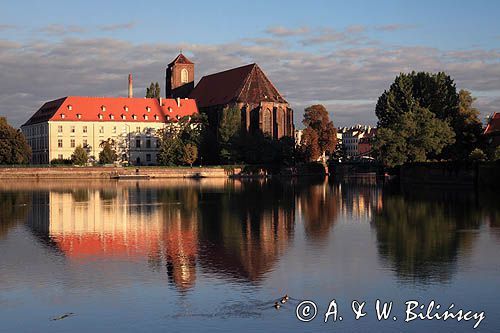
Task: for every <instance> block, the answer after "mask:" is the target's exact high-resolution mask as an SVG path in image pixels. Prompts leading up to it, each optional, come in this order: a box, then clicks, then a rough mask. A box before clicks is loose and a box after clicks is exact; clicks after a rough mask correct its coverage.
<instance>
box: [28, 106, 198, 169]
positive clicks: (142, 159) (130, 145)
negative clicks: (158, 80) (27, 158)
mask: <svg viewBox="0 0 500 333" xmlns="http://www.w3.org/2000/svg"><path fill="white" fill-rule="evenodd" d="M197 112H198V109H197V107H196V103H195V102H194V101H193V100H189V99H180V98H178V99H159V100H158V99H154V98H125V97H80V96H68V97H64V98H60V99H57V100H54V101H50V102H47V103H45V104H44V105H43V106H42V107H41V108H40V109H39V110H38V111H37V112H36V113H35V114H34V115H33V116H32V117H31V118H30V119H29V120H28V121H27V122H26V123H25V124H24V125H22V126H21V130H22V132H23V133H24V135H25V136H26V138H27V140H28V143H29V145H30V146H31V148H32V151H33V155H32V163H33V164H47V163H49V162H50V161H52V160H54V159H69V158H71V155H72V154H73V152H74V150H75V148H76V147H77V146H81V147H82V148H84V149H85V150H86V151H87V153H88V155H89V156H90V157H91V158H94V159H95V160H97V159H98V156H99V153H100V151H101V150H102V143H103V142H104V141H109V142H112V143H113V145H114V148H115V150H116V152H117V154H118V159H119V161H121V162H128V163H131V164H136V165H150V164H151V165H153V164H156V162H157V153H158V148H159V140H158V135H157V134H158V132H159V130H161V129H163V128H165V126H168V125H171V124H175V123H176V122H177V121H178V120H179V119H180V118H182V117H184V116H190V115H192V114H193V113H197Z"/></svg>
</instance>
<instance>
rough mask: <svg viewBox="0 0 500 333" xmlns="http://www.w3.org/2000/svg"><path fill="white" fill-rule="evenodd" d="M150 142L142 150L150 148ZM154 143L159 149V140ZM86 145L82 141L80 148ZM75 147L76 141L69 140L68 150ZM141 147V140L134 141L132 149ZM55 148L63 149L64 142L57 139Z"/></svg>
mask: <svg viewBox="0 0 500 333" xmlns="http://www.w3.org/2000/svg"><path fill="white" fill-rule="evenodd" d="M151 141H152V140H151V139H147V140H145V145H144V148H152V147H153V144H152V142H151ZM154 141H155V146H156V148H159V147H160V141H159V140H154ZM132 143H134V141H132V142H131V144H132ZM87 145H88V141H87V139H83V140H82V144H81V146H82V147H86V146H87ZM76 146H77V144H76V140H75V139H70V140H69V147H70V148H76ZM122 146H123V145H122ZM141 146H142V140H141V139H136V140H135V146H133V147H135V148H141ZM123 147H126V145H125V146H123ZM57 148H64V141H63V139H57ZM131 148H132V147H131Z"/></svg>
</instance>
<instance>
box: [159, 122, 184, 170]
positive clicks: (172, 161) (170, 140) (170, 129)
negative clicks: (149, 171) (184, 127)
mask: <svg viewBox="0 0 500 333" xmlns="http://www.w3.org/2000/svg"><path fill="white" fill-rule="evenodd" d="M177 132H178V128H177V127H176V125H174V124H169V125H168V126H167V127H165V129H164V130H163V131H162V132H160V149H159V151H158V163H159V164H161V165H178V164H179V161H180V160H181V158H182V154H183V151H182V147H183V145H182V141H181V140H180V138H179V135H178V133H177Z"/></svg>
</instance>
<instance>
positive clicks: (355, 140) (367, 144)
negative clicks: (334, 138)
mask: <svg viewBox="0 0 500 333" xmlns="http://www.w3.org/2000/svg"><path fill="white" fill-rule="evenodd" d="M337 133H338V135H341V140H342V145H343V147H344V150H345V152H346V155H347V156H348V157H350V158H359V157H362V156H368V155H369V152H370V151H371V141H372V139H373V137H374V135H375V133H376V128H373V127H371V126H367V125H355V126H351V127H339V129H338V130H337Z"/></svg>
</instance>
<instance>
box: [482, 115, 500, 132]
mask: <svg viewBox="0 0 500 333" xmlns="http://www.w3.org/2000/svg"><path fill="white" fill-rule="evenodd" d="M493 132H500V113H499V112H495V113H494V114H493V116H492V117H491V119H490V121H489V122H488V125H487V126H486V128H485V130H484V134H485V135H488V134H491V133H493Z"/></svg>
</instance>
